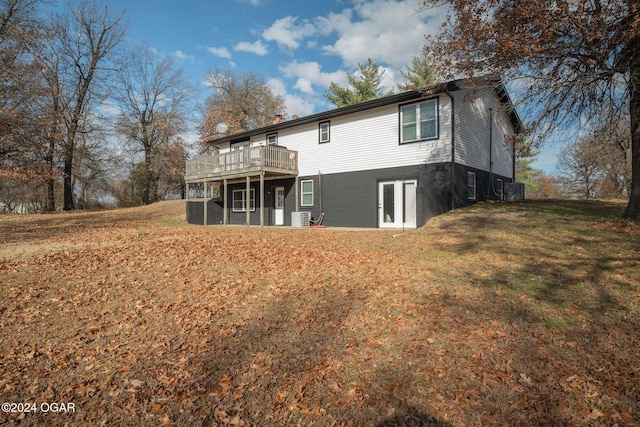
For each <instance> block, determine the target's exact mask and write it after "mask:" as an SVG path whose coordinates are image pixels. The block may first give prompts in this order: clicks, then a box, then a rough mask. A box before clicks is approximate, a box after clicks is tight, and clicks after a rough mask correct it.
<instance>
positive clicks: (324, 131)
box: [318, 122, 331, 144]
mask: <svg viewBox="0 0 640 427" xmlns="http://www.w3.org/2000/svg"><path fill="white" fill-rule="evenodd" d="M330 131H331V123H330V122H320V124H319V125H318V141H319V142H320V144H323V143H325V142H329V141H330V139H331V132H330Z"/></svg>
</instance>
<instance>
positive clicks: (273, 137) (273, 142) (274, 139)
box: [267, 133, 278, 145]
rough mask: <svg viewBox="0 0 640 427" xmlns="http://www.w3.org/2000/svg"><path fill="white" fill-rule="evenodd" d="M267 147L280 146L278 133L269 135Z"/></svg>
mask: <svg viewBox="0 0 640 427" xmlns="http://www.w3.org/2000/svg"><path fill="white" fill-rule="evenodd" d="M267 145H278V134H277V133H269V134H267Z"/></svg>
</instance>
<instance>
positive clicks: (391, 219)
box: [378, 179, 417, 228]
mask: <svg viewBox="0 0 640 427" xmlns="http://www.w3.org/2000/svg"><path fill="white" fill-rule="evenodd" d="M416 188H417V180H415V179H403V180H402V179H396V180H389V181H379V182H378V226H379V227H380V228H416V216H417V204H416Z"/></svg>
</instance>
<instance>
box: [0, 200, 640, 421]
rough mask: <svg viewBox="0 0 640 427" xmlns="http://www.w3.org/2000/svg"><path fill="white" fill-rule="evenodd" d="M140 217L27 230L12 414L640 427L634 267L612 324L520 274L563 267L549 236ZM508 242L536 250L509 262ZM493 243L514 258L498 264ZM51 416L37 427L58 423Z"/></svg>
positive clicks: (0, 298)
mask: <svg viewBox="0 0 640 427" xmlns="http://www.w3.org/2000/svg"><path fill="white" fill-rule="evenodd" d="M131 212H132V211H129V212H128V213H127V219H126V220H123V221H119V220H118V219H117V218H118V217H117V216H111V217H110V219H109V221H112V224H109V225H108V226H107V224H106V223H105V221H107V220H105V219H100V216H97V215H95V214H91V215H90V216H88V217H84V216H82V215H79V214H73V215H71V216H69V217H68V218H69V219H70V223H69V224H68V225H65V222H64V221H59V220H58V218H57V217H56V216H54V217H56V218H54V219H52V220H51V223H46V222H45V223H44V224H43V223H41V222H38V225H37V226H36V225H28V224H27V223H28V222H29V221H31V220H34V221H35V220H37V221H40V220H41V218H43V217H41V216H36V217H33V218H28V219H27V220H25V221H24V222H25V224H24V225H23V226H22V231H20V232H21V233H22V234H21V236H27V241H33V240H35V239H34V238H33V237H35V235H36V233H37V232H38V230H40V233H41V234H43V235H42V236H41V242H40V243H39V244H41V245H43V246H42V247H40V248H39V249H38V250H35V251H31V252H25V253H23V254H14V255H11V256H10V257H8V258H4V259H5V260H4V261H0V273H1V275H0V287H1V289H0V291H1V292H0V350H1V355H2V357H1V358H0V397H1V398H2V399H3V401H10V400H16V401H19V400H24V399H27V400H37V401H45V400H46V401H52V400H53V401H55V400H60V401H71V402H75V403H76V407H77V408H78V412H77V413H76V414H75V415H71V414H69V416H68V418H65V420H64V423H67V422H68V423H69V424H71V425H91V424H93V425H97V424H107V425H121V424H149V425H237V426H248V425H256V424H261V423H266V424H273V425H296V424H300V425H332V424H334V425H344V424H347V423H349V422H352V423H354V424H358V423H360V424H363V425H368V424H371V425H376V424H380V423H382V422H384V421H385V420H384V416H385V414H387V416H388V417H389V418H391V419H393V418H396V417H402V416H409V415H406V414H411V417H412V418H415V419H419V420H422V421H423V422H425V423H426V421H427V420H432V419H435V420H439V421H442V422H445V421H446V422H448V423H449V424H451V425H460V424H467V425H492V424H493V425H496V424H513V425H526V424H534V425H536V424H568V425H580V424H583V423H592V424H594V425H595V424H598V423H600V424H614V423H618V424H620V425H633V424H634V423H637V420H636V419H635V418H634V417H636V416H637V414H638V412H639V411H640V408H639V407H638V404H637V402H638V400H640V399H638V396H639V390H638V388H639V387H638V382H637V375H638V372H637V369H636V368H635V367H637V362H638V356H637V354H636V352H635V351H634V349H635V348H637V345H636V344H640V337H638V335H637V330H638V328H637V326H638V324H639V321H638V309H637V307H638V297H639V296H640V293H639V292H638V288H637V286H638V285H637V281H634V280H630V279H629V273H628V271H627V270H625V271H624V272H625V274H624V275H622V274H619V272H618V271H616V269H626V268H627V266H628V265H629V263H632V264H633V263H637V262H638V260H637V259H636V258H633V256H628V258H629V259H628V260H627V263H617V261H615V260H614V261H615V262H613V261H612V262H611V263H610V264H608V265H609V267H608V268H609V270H606V271H605V272H603V273H601V274H603V275H606V274H610V276H606V277H608V278H611V280H612V281H614V282H613V283H620V284H621V285H620V286H622V284H623V285H624V292H622V291H621V290H618V289H617V288H615V287H611V286H607V285H603V284H601V285H600V287H599V288H594V289H598V290H599V292H600V294H599V295H600V299H601V301H602V302H603V304H604V303H608V304H609V305H607V310H605V311H598V310H596V309H591V305H590V304H595V303H594V302H593V301H595V302H597V301H598V300H597V298H596V297H597V295H598V294H597V293H595V291H592V290H590V289H588V290H583V289H580V288H573V291H574V292H579V293H580V295H581V297H583V298H581V299H580V301H570V303H571V306H570V310H573V311H572V312H568V311H567V312H565V311H564V310H565V308H564V305H563V304H561V303H556V302H555V301H556V299H558V298H559V294H558V293H557V292H556V289H555V288H553V287H549V288H548V289H542V290H544V291H546V292H548V293H549V294H550V295H551V296H547V295H546V294H544V293H543V292H542V290H540V289H539V288H536V287H535V286H540V284H541V283H546V282H552V281H557V280H558V279H557V278H556V276H554V275H553V273H552V271H553V269H552V268H551V267H550V266H546V270H545V271H546V272H548V273H546V272H545V273H542V275H539V276H535V277H534V278H533V279H531V278H530V276H532V275H533V274H534V273H532V272H530V271H529V270H526V269H525V270H523V271H524V272H523V271H519V270H518V269H519V268H520V264H519V263H521V262H523V261H522V260H527V259H529V258H535V263H534V264H532V265H536V266H540V265H542V264H543V263H544V258H542V257H538V256H536V257H534V256H533V255H536V254H534V253H531V252H530V251H534V250H536V251H537V250H538V249H537V247H536V245H542V243H541V242H543V241H544V239H545V238H546V235H545V234H544V233H542V232H537V233H538V234H537V235H536V237H535V238H532V239H531V240H526V236H523V235H520V234H515V233H516V232H517V224H515V225H513V226H512V225H511V223H512V222H513V218H508V217H507V218H508V219H509V220H508V221H507V220H504V221H501V220H499V218H500V217H499V215H500V214H499V213H498V214H496V215H497V216H498V217H499V218H498V219H496V221H498V222H499V223H500V224H501V227H500V228H499V229H498V228H497V229H496V230H499V234H488V235H487V236H485V235H482V236H480V237H481V238H480V237H479V235H481V234H483V233H489V231H488V230H487V228H483V227H476V228H472V229H467V228H466V226H464V224H465V223H466V222H473V221H474V218H475V216H474V215H479V214H473V215H471V214H465V213H464V212H462V213H460V212H458V213H457V214H456V215H457V216H456V218H453V217H446V216H445V217H441V218H439V220H438V224H440V225H439V226H438V227H435V226H434V227H431V228H426V229H424V230H419V231H416V232H412V233H407V234H406V235H405V236H404V238H403V239H391V238H390V233H386V232H384V231H381V232H378V231H375V232H371V231H365V232H351V231H341V230H328V229H327V230H322V231H321V232H320V233H318V232H316V231H318V230H313V231H314V233H308V231H309V230H288V229H276V230H274V229H258V228H234V227H229V228H221V227H206V228H203V227H184V228H176V227H173V228H172V227H164V226H158V225H157V224H154V223H153V222H149V221H146V220H143V219H141V218H136V216H135V215H132V213H131ZM145 212H150V210H149V208H145ZM109 215H115V214H113V213H109ZM460 215H469V216H467V217H459V216H460ZM60 217H62V216H60ZM465 218H466V219H465ZM0 220H1V218H0ZM114 220H115V222H113V221H114ZM12 221H13V220H12ZM93 221H97V223H95V224H94V223H93ZM527 221H529V222H530V221H531V220H530V219H528V220H527ZM112 225H115V226H112ZM440 226H441V227H442V229H440V228H439V227H440ZM459 227H462V228H463V230H462V232H461V233H459V234H456V230H457V228H459ZM505 227H513V229H509V230H510V233H511V234H505V232H504V229H505ZM0 228H2V225H1V224H0ZM5 229H7V230H8V228H4V229H3V230H5ZM140 230H144V236H143V237H144V238H138V233H139V231H140ZM10 232H11V231H8V233H10ZM497 232H498V231H496V233H497ZM529 232H530V233H533V232H532V231H529ZM47 233H49V234H50V236H49V237H47ZM454 234H456V235H455V236H453V235H454ZM448 236H453V237H454V238H452V239H450V240H448ZM501 236H504V238H505V239H506V238H508V241H509V242H510V244H515V243H517V242H521V243H519V245H520V246H517V245H516V246H515V247H514V246H511V247H509V251H510V253H509V254H503V253H500V252H499V251H498V250H499V248H500V245H501V243H500V239H501V238H503V237H501ZM553 237H554V239H553V242H557V241H558V238H557V236H553ZM2 239H4V241H5V242H10V243H11V244H12V245H17V244H18V240H19V238H18V237H15V236H14V237H12V236H11V235H9V234H7V235H5V236H3V237H2ZM29 239H31V240H29ZM491 239H496V240H497V243H496V246H497V247H498V249H496V248H491V250H489V249H486V248H483V245H487V244H489V242H491ZM549 240H550V241H551V240H552V239H549ZM47 242H49V243H50V244H51V246H49V247H47V246H46V244H45V243H47ZM469 242H472V243H473V244H474V248H473V250H467V249H466V248H465V247H464V245H465V244H469ZM514 242H515V243H514ZM523 242H527V243H528V244H526V245H525V244H524V243H523ZM616 245H617V246H620V242H616ZM581 246H582V249H581V250H580V251H578V252H579V253H580V256H581V257H584V256H587V255H588V254H589V253H591V252H590V251H591V250H592V248H591V246H590V244H587V243H584V244H581ZM612 246H613V245H612ZM440 247H446V249H447V253H446V254H444V252H443V251H441V250H439V249H437V248H440ZM607 250H608V247H607V246H606V245H600V247H599V251H607ZM612 250H613V249H612ZM496 251H498V252H496ZM514 251H516V252H517V251H522V252H521V253H514ZM618 253H620V249H619V247H617V248H615V253H613V252H611V255H610V257H611V258H615V257H617V256H618V255H615V254H618ZM573 255H574V253H572V252H571V253H568V255H567V257H566V258H562V254H559V255H558V256H557V259H558V261H557V262H558V265H561V266H562V268H565V263H568V262H569V259H570V256H573ZM598 256H605V255H603V254H602V253H600V252H599V255H598ZM527 257H529V258H527ZM525 267H526V266H525ZM525 267H522V268H523V269H524V268H525ZM54 273H55V274H54ZM476 273H477V274H476ZM507 276H509V277H508V280H507ZM623 276H624V279H623V278H622V277H623ZM576 277H579V279H580V280H581V281H584V280H588V279H589V277H591V276H590V275H589V274H581V275H576ZM594 277H595V276H594ZM470 278H471V279H473V280H470ZM522 278H524V279H530V280H528V281H527V282H523V281H522V280H521V279H522ZM632 278H636V279H640V278H639V277H637V275H636V276H632ZM601 282H602V283H605V282H606V281H605V278H604V276H603V277H599V278H598V283H601ZM522 283H527V284H530V283H533V285H531V286H532V287H531V288H529V287H527V286H528V285H527V286H524V285H522ZM553 283H554V285H558V286H559V284H558V283H557V282H553ZM567 286H568V285H567ZM561 289H562V288H561ZM621 289H622V288H621ZM593 295H595V296H596V297H594V296H593ZM560 296H564V294H560ZM611 300H616V301H624V304H618V305H614V304H611V303H609V302H608V301H611ZM549 301H551V303H550V302H549ZM583 301H589V304H586V303H583ZM578 302H579V304H578ZM554 304H555V305H554ZM581 304H582V305H581ZM596 307H597V306H596ZM567 310H569V309H567ZM605 312H606V314H603V313H605ZM566 313H570V318H571V319H577V320H576V321H575V322H574V323H571V322H570V321H568V320H564V319H566V317H567V315H566ZM609 313H610V314H609ZM590 318H594V319H598V322H595V321H588V319H590ZM549 319H551V320H554V319H561V320H562V322H556V323H555V324H554V325H556V326H554V327H549V326H548V325H549ZM563 322H564V323H563ZM403 414H405V415H403ZM23 415H24V414H23ZM32 415H34V414H31V415H29V416H23V417H22V424H24V425H37V424H38V423H46V422H47V419H45V418H44V416H43V415H34V416H32ZM17 419H18V415H17V414H16V416H12V415H6V414H0V423H3V422H6V421H9V422H11V421H13V420H17ZM398 419H402V418H398Z"/></svg>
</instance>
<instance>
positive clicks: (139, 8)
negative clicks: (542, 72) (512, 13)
mask: <svg viewBox="0 0 640 427" xmlns="http://www.w3.org/2000/svg"><path fill="white" fill-rule="evenodd" d="M107 4H108V5H109V7H110V8H111V9H112V10H113V11H114V12H116V11H121V10H123V9H124V10H126V14H125V20H126V21H127V22H128V38H129V39H130V41H131V42H144V43H146V44H148V45H149V46H150V47H152V48H153V49H155V50H156V51H157V52H158V53H160V54H164V55H170V56H171V57H173V58H174V61H175V63H176V65H177V66H180V67H182V68H184V69H185V70H186V71H187V74H188V75H189V76H190V77H191V79H192V80H193V81H194V82H195V83H196V87H197V88H198V90H197V93H194V100H195V101H197V102H202V101H203V100H204V99H205V98H206V96H207V95H208V94H209V90H208V88H207V87H206V85H205V75H206V73H207V71H209V70H213V69H214V68H215V67H219V68H220V69H223V70H228V69H231V70H233V71H234V72H236V73H244V72H256V73H258V74H261V75H262V76H264V77H265V79H266V81H267V82H268V84H269V86H270V87H271V89H272V91H273V92H274V93H275V94H276V95H278V96H280V97H282V98H283V99H284V100H285V103H286V106H287V112H288V114H289V116H292V115H294V114H297V115H299V116H305V115H308V114H312V113H317V112H320V111H325V110H328V109H330V108H331V107H332V105H331V104H329V103H328V102H327V101H326V100H325V98H324V94H325V92H326V90H327V87H328V86H329V83H330V82H332V81H335V82H338V83H341V84H344V83H346V77H347V74H348V73H352V72H354V71H355V69H356V68H357V64H358V63H364V62H366V61H367V58H369V57H370V58H372V59H373V60H374V61H375V62H376V63H378V64H379V65H380V66H382V67H383V68H384V70H385V75H384V81H383V85H384V86H385V88H386V89H391V88H394V87H395V85H396V84H397V83H399V82H400V80H401V78H400V70H402V69H403V67H404V66H405V65H406V64H408V63H409V62H410V61H411V59H412V58H413V57H414V56H417V55H420V52H421V48H422V47H423V45H424V43H425V35H427V34H435V33H437V32H438V31H439V28H440V25H441V24H442V22H443V20H444V18H445V15H446V10H445V9H442V8H439V9H431V10H427V11H418V9H419V4H420V1H419V0H296V1H292V0H226V1H217V0H108V1H107ZM195 114H197V113H196V112H194V121H197V118H195ZM192 137H193V138H195V137H196V136H195V132H194V133H193V134H192ZM537 167H540V168H543V169H544V170H545V171H548V172H552V171H553V169H554V167H555V152H553V150H551V152H549V154H547V153H546V152H545V153H543V154H541V156H540V158H539V160H538V165H537Z"/></svg>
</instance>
